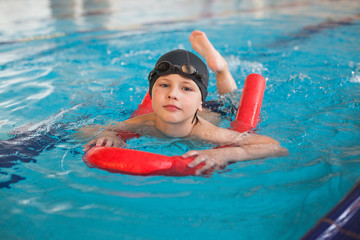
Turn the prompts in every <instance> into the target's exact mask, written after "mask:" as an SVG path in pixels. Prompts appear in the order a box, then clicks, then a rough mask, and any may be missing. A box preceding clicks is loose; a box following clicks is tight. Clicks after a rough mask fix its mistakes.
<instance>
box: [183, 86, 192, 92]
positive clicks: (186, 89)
mask: <svg viewBox="0 0 360 240" xmlns="http://www.w3.org/2000/svg"><path fill="white" fill-rule="evenodd" d="M184 90H185V91H192V88H189V87H184Z"/></svg>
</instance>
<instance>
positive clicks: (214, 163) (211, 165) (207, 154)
mask: <svg viewBox="0 0 360 240" xmlns="http://www.w3.org/2000/svg"><path fill="white" fill-rule="evenodd" d="M181 156H182V157H183V158H187V157H194V156H195V159H194V160H193V161H192V162H190V163H189V164H188V166H189V167H190V168H193V167H196V166H198V165H199V164H201V163H202V162H204V163H205V165H204V166H203V167H202V168H200V169H197V170H196V171H195V174H196V175H201V174H203V173H205V172H206V171H208V170H210V169H211V170H214V171H216V170H220V169H223V168H224V167H225V166H226V161H224V158H223V157H222V156H221V154H219V151H218V149H208V150H202V151H197V150H191V151H189V152H187V153H185V154H183V155H181Z"/></svg>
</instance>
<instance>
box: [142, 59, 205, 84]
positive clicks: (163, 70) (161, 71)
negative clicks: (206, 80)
mask: <svg viewBox="0 0 360 240" xmlns="http://www.w3.org/2000/svg"><path fill="white" fill-rule="evenodd" d="M171 73H179V74H181V75H184V76H185V77H190V78H193V77H196V78H198V79H199V80H201V81H202V79H203V76H201V75H200V74H199V73H198V70H197V69H196V68H195V67H194V66H192V65H191V64H188V63H185V64H183V65H181V66H180V65H175V64H172V63H170V62H168V61H163V62H160V63H158V64H157V65H156V66H155V68H154V69H153V70H152V71H151V72H150V73H149V80H151V79H152V78H153V77H154V75H155V74H157V75H159V76H163V75H168V74H171Z"/></svg>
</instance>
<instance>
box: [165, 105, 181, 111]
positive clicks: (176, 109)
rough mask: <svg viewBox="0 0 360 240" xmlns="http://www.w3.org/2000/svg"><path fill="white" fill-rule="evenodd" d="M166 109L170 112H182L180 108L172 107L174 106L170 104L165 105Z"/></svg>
mask: <svg viewBox="0 0 360 240" xmlns="http://www.w3.org/2000/svg"><path fill="white" fill-rule="evenodd" d="M164 108H165V109H166V110H168V111H172V112H173V111H178V110H181V109H180V108H179V107H177V106H176V105H172V104H168V105H164Z"/></svg>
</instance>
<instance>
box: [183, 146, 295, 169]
mask: <svg viewBox="0 0 360 240" xmlns="http://www.w3.org/2000/svg"><path fill="white" fill-rule="evenodd" d="M285 155H288V151H287V149H286V148H284V147H281V146H280V145H279V144H257V145H243V146H238V147H223V148H216V149H208V150H202V151H196V150H192V151H189V152H187V153H185V154H183V155H182V157H184V158H186V157H190V156H195V159H194V160H193V161H192V162H190V163H189V165H188V166H189V167H195V166H197V165H199V164H200V163H202V162H205V165H204V166H203V167H202V168H201V169H198V170H197V171H196V174H201V173H204V172H206V171H207V170H209V169H214V170H219V169H220V168H222V167H223V166H226V165H227V164H228V163H231V162H238V161H247V160H255V159H262V158H266V157H280V156H285Z"/></svg>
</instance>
